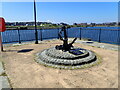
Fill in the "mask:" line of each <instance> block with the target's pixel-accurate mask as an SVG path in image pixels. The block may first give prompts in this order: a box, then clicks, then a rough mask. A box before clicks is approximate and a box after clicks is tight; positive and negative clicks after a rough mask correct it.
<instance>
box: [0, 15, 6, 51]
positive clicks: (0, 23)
mask: <svg viewBox="0 0 120 90" xmlns="http://www.w3.org/2000/svg"><path fill="white" fill-rule="evenodd" d="M5 30H6V27H5V20H4V18H2V17H0V48H1V51H2V52H3V45H2V36H1V32H4V31H5Z"/></svg>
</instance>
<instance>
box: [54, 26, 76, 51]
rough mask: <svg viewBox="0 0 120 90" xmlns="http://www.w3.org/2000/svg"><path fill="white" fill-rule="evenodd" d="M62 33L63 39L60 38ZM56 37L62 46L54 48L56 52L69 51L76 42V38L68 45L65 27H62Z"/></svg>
mask: <svg viewBox="0 0 120 90" xmlns="http://www.w3.org/2000/svg"><path fill="white" fill-rule="evenodd" d="M62 32H63V33H64V38H62V36H61V34H62ZM58 36H59V38H60V40H62V41H63V45H59V46H58V45H57V46H56V47H55V48H56V49H57V50H62V51H70V49H71V48H72V47H73V45H72V44H73V43H74V42H75V41H76V40H77V38H75V39H74V40H73V41H72V42H71V43H68V36H67V32H66V26H63V27H62V30H61V31H60V32H59V33H58Z"/></svg>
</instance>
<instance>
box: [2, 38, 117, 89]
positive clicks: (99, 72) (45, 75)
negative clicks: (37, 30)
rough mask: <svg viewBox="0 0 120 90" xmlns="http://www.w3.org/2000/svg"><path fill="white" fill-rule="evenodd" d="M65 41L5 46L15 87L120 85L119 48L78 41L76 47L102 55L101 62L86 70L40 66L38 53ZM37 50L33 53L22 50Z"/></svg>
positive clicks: (11, 79) (8, 69) (5, 56)
mask: <svg viewBox="0 0 120 90" xmlns="http://www.w3.org/2000/svg"><path fill="white" fill-rule="evenodd" d="M58 44H61V41H59V40H52V41H43V42H41V43H40V44H37V45H36V44H28V45H20V46H19V45H17V46H15V45H14V47H13V46H9V47H5V51H6V52H3V53H0V54H1V55H2V61H3V62H4V63H5V70H6V74H7V76H8V78H9V80H10V83H11V85H12V87H13V88H117V87H118V51H115V50H109V49H102V48H97V47H92V46H88V45H85V44H80V43H75V44H74V46H78V47H82V48H85V49H89V50H92V51H94V52H95V53H96V54H97V55H99V56H100V57H101V58H102V62H101V63H100V64H99V65H96V66H93V67H91V68H86V69H78V70H63V69H62V70H60V69H54V68H49V67H45V66H42V65H39V64H38V63H36V62H35V61H34V54H35V53H37V52H39V51H42V50H44V49H47V48H50V47H53V46H55V45H58ZM24 49H31V50H32V49H33V50H32V51H29V52H18V51H20V50H24Z"/></svg>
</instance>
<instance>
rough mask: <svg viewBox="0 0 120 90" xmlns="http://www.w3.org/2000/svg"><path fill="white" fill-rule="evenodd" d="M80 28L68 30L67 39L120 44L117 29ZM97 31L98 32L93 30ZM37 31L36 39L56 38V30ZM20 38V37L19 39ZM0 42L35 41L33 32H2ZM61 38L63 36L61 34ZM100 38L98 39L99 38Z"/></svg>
mask: <svg viewBox="0 0 120 90" xmlns="http://www.w3.org/2000/svg"><path fill="white" fill-rule="evenodd" d="M100 28H101V29H113V30H101V32H100ZM87 29H89V30H86V28H82V30H80V27H75V28H70V29H68V30H67V34H68V37H70V38H73V37H78V38H87V39H91V40H92V41H100V42H103V43H110V44H120V36H119V32H120V30H114V29H118V27H87ZM94 29H98V30H94ZM37 31H38V39H39V40H45V39H55V38H58V32H59V31H60V30H58V29H47V30H37ZM19 36H20V37H19ZM2 37H3V38H2V41H3V43H13V42H19V40H20V41H21V42H23V41H34V40H35V30H19V31H18V30H7V31H5V32H2ZM62 37H63V34H62ZM99 37H100V38H99Z"/></svg>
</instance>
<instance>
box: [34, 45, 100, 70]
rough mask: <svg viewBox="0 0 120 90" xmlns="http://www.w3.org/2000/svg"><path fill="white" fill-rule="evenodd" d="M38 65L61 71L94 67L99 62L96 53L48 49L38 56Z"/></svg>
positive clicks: (83, 50)
mask: <svg viewBox="0 0 120 90" xmlns="http://www.w3.org/2000/svg"><path fill="white" fill-rule="evenodd" d="M35 60H36V61H37V62H38V63H40V64H43V65H46V66H50V67H54V68H61V69H78V68H84V67H87V66H93V65H94V64H96V63H97V62H98V59H97V57H96V55H95V53H94V52H92V51H89V50H86V49H82V48H72V49H70V50H69V51H65V52H64V51H62V50H57V49H56V48H55V47H53V48H50V49H46V50H44V51H42V52H39V53H37V54H36V59H35Z"/></svg>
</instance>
